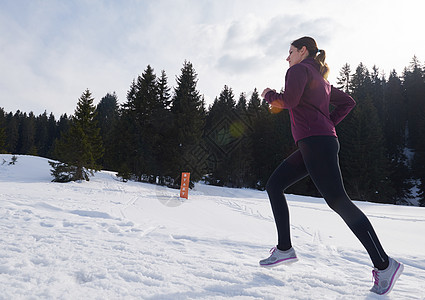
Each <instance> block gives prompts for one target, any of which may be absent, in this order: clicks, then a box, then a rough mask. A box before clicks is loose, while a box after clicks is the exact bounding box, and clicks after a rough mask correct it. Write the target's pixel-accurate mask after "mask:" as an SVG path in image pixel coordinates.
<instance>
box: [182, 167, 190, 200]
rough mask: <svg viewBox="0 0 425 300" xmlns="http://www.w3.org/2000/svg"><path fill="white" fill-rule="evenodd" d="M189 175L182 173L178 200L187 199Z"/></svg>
mask: <svg viewBox="0 0 425 300" xmlns="http://www.w3.org/2000/svg"><path fill="white" fill-rule="evenodd" d="M189 180H190V173H182V181H181V184H180V198H186V199H187V198H188V196H189V182H190V181H189Z"/></svg>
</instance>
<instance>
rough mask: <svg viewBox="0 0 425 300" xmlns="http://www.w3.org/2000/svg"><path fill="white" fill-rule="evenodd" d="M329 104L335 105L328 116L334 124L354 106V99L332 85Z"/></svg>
mask: <svg viewBox="0 0 425 300" xmlns="http://www.w3.org/2000/svg"><path fill="white" fill-rule="evenodd" d="M330 104H331V105H333V106H335V109H334V110H333V111H332V112H331V114H330V118H331V120H332V121H333V122H334V125H335V126H336V125H337V124H338V123H339V122H341V121H342V120H343V119H344V118H345V117H346V116H347V115H348V113H349V112H350V111H351V110H352V109H353V108H354V106H356V101H354V99H353V98H352V97H351V96H350V95H348V94H346V93H344V92H343V91H340V90H339V89H337V88H334V87H333V86H332V87H331V99H330Z"/></svg>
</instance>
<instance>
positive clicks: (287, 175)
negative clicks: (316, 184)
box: [266, 150, 308, 251]
mask: <svg viewBox="0 0 425 300" xmlns="http://www.w3.org/2000/svg"><path fill="white" fill-rule="evenodd" d="M307 174H308V173H307V169H306V168H305V165H304V161H303V158H302V155H301V152H300V151H299V150H297V151H295V152H294V153H292V154H291V155H290V156H289V157H288V158H286V159H285V160H284V161H283V162H282V163H281V164H280V165H279V166H278V167H277V168H276V170H275V171H274V172H273V174H272V175H271V176H270V178H269V180H268V181H267V185H266V190H267V193H268V195H269V198H270V203H271V207H272V210H273V215H274V219H275V223H276V228H277V234H278V244H277V248H278V249H279V250H282V251H286V250H288V249H290V248H291V247H292V244H291V236H290V223H289V211H288V204H287V203H286V198H285V195H284V193H283V192H284V191H285V189H286V188H288V187H289V186H291V185H292V184H294V183H295V182H297V181H299V180H300V179H302V178H304V177H306V176H307Z"/></svg>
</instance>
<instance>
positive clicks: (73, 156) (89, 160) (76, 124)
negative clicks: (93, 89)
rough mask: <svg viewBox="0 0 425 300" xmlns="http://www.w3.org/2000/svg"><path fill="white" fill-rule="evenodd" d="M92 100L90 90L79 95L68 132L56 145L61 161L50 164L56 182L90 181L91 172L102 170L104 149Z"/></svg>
mask: <svg viewBox="0 0 425 300" xmlns="http://www.w3.org/2000/svg"><path fill="white" fill-rule="evenodd" d="M93 100H94V99H93V98H92V95H91V93H90V91H89V90H88V89H87V90H86V91H85V92H84V93H83V94H82V96H81V97H80V98H79V101H78V104H77V108H76V110H75V113H74V116H73V118H72V122H71V126H70V128H69V131H68V132H66V133H65V134H64V135H63V136H62V137H61V139H60V140H59V142H58V143H57V144H56V153H57V156H58V158H59V160H60V161H61V163H54V162H51V163H50V164H51V166H52V168H53V170H52V175H54V176H55V179H54V181H61V182H62V181H77V180H87V181H88V180H89V175H93V173H94V171H99V170H100V166H99V164H98V161H99V159H100V158H101V157H102V156H103V153H104V149H103V145H102V140H101V136H100V133H99V132H100V129H99V127H98V125H97V122H96V118H95V117H96V111H95V110H96V107H95V106H94V105H93Z"/></svg>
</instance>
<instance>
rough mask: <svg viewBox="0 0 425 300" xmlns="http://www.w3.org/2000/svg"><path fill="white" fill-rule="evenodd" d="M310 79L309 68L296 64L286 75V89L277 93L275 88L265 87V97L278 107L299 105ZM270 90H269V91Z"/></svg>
mask: <svg viewBox="0 0 425 300" xmlns="http://www.w3.org/2000/svg"><path fill="white" fill-rule="evenodd" d="M307 81H308V75H307V68H306V67H305V66H302V65H300V64H296V65H294V66H292V67H291V68H289V69H288V71H287V72H286V76H285V91H284V92H283V93H277V92H276V91H275V90H271V89H265V90H264V91H263V93H264V92H266V93H265V95H264V99H265V100H266V101H267V102H268V103H269V104H270V105H271V106H274V107H277V108H285V109H290V108H293V107H295V106H297V105H298V103H299V102H300V99H301V96H302V94H303V93H304V88H305V86H306V84H307ZM267 90H268V91H267Z"/></svg>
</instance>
